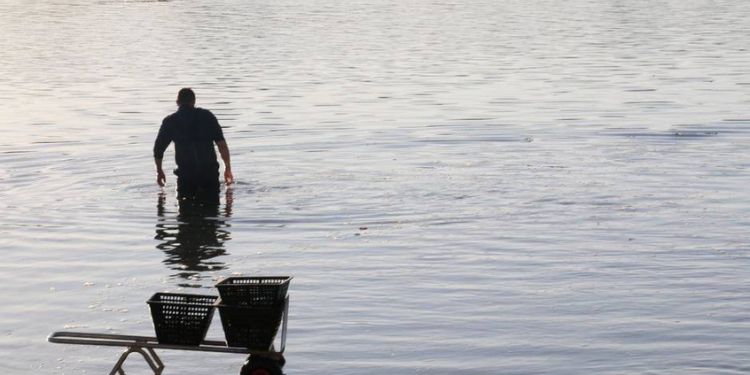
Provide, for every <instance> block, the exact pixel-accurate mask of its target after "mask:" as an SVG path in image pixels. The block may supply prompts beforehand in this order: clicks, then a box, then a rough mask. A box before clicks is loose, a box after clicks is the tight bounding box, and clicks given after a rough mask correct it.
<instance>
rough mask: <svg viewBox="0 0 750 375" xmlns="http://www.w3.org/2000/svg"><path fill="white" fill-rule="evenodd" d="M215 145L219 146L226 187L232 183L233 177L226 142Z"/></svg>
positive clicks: (218, 142)
mask: <svg viewBox="0 0 750 375" xmlns="http://www.w3.org/2000/svg"><path fill="white" fill-rule="evenodd" d="M216 145H217V146H219V154H221V160H224V182H226V183H227V185H229V184H232V183H233V182H234V176H233V175H232V164H231V162H230V160H229V146H227V141H226V140H223V139H222V140H220V141H216Z"/></svg>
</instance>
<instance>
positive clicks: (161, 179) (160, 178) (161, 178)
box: [156, 169, 167, 186]
mask: <svg viewBox="0 0 750 375" xmlns="http://www.w3.org/2000/svg"><path fill="white" fill-rule="evenodd" d="M166 182H167V176H165V175H164V171H163V170H161V169H159V170H158V171H156V183H157V184H159V186H164V184H165V183H166Z"/></svg>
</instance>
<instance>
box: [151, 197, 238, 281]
mask: <svg viewBox="0 0 750 375" xmlns="http://www.w3.org/2000/svg"><path fill="white" fill-rule="evenodd" d="M178 201H179V213H178V214H177V216H173V214H174V212H169V211H168V210H167V208H166V207H165V203H166V196H165V195H164V193H160V194H159V202H158V205H157V215H158V220H157V222H156V237H155V239H156V240H159V241H160V243H159V244H158V245H156V248H157V249H159V250H162V251H164V253H165V254H166V256H167V259H165V260H164V263H165V264H167V266H168V267H169V268H171V269H173V270H176V271H178V273H177V274H176V275H173V276H179V277H181V278H184V279H190V280H197V279H199V278H202V277H208V276H207V275H204V276H202V275H201V273H205V272H206V271H218V270H222V269H224V268H226V266H225V264H224V263H223V262H220V261H219V260H218V259H217V257H220V256H222V255H225V254H226V250H225V249H224V242H226V241H229V240H230V239H231V233H230V231H229V228H230V224H229V218H230V217H231V215H232V189H227V191H226V200H225V205H224V210H223V212H221V204H220V203H219V195H218V193H217V194H216V195H215V196H211V197H200V198H191V199H179V200H178ZM180 286H200V285H189V284H181V285H180Z"/></svg>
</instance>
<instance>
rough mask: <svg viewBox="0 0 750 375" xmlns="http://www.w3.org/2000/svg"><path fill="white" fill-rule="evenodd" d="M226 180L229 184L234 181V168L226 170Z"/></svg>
mask: <svg viewBox="0 0 750 375" xmlns="http://www.w3.org/2000/svg"><path fill="white" fill-rule="evenodd" d="M224 182H226V184H227V185H231V184H233V183H234V176H233V175H232V170H231V169H229V168H227V169H225V170H224Z"/></svg>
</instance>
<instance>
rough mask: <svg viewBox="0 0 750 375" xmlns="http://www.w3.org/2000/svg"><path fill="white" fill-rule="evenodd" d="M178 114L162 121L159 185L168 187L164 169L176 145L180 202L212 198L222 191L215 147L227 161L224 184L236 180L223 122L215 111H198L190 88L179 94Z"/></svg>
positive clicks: (158, 144) (156, 148) (156, 153)
mask: <svg viewBox="0 0 750 375" xmlns="http://www.w3.org/2000/svg"><path fill="white" fill-rule="evenodd" d="M177 105H178V106H179V109H178V110H177V112H175V113H173V114H171V115H169V116H167V117H165V118H164V121H162V124H161V128H159V134H158V135H157V136H156V141H155V142H154V161H155V163H156V182H157V183H158V184H159V186H164V184H165V183H166V180H167V177H166V175H165V174H164V170H163V169H162V166H161V164H162V159H163V158H164V151H166V149H167V147H169V144H170V143H171V142H174V146H175V147H174V148H175V162H176V163H177V169H175V171H174V173H175V174H176V175H177V192H178V194H179V196H180V198H185V197H193V196H202V195H205V196H207V197H211V196H213V195H215V193H218V191H219V163H218V162H217V161H216V151H215V150H214V143H216V145H217V146H218V147H219V153H220V154H221V158H222V160H224V181H225V182H226V183H227V184H231V183H232V182H233V180H234V177H233V176H232V167H231V164H230V162H229V147H228V146H227V142H226V141H225V140H224V133H223V132H222V131H221V126H219V121H217V120H216V117H215V116H214V115H213V113H211V111H209V110H207V109H203V108H197V107H195V93H194V92H193V90H191V89H189V88H184V89H181V90H180V92H179V93H178V94H177Z"/></svg>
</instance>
